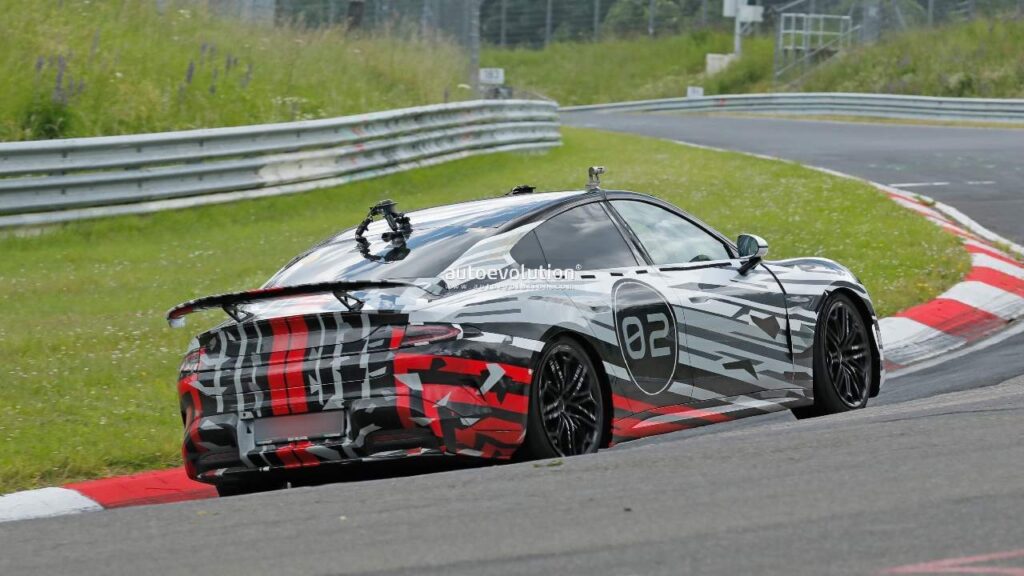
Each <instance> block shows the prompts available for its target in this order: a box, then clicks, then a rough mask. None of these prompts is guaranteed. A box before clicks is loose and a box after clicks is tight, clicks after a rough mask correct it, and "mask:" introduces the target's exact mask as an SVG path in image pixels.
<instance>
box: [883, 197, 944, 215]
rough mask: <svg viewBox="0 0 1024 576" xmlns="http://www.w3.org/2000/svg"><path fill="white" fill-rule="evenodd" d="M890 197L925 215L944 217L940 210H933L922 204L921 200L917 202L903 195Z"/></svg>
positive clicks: (901, 204)
mask: <svg viewBox="0 0 1024 576" xmlns="http://www.w3.org/2000/svg"><path fill="white" fill-rule="evenodd" d="M890 198H891V199H892V201H893V202H895V203H897V204H899V205H900V206H903V207H904V208H906V209H908V210H913V211H914V212H918V213H920V214H924V215H925V216H933V217H935V218H941V217H942V214H940V213H939V212H938V211H936V210H933V209H932V208H929V207H927V206H925V205H924V204H921V203H920V202H915V201H913V200H909V199H907V198H904V197H902V196H890Z"/></svg>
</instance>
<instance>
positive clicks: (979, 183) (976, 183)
mask: <svg viewBox="0 0 1024 576" xmlns="http://www.w3.org/2000/svg"><path fill="white" fill-rule="evenodd" d="M967 183H968V184H970V185H971V186H988V185H989V184H995V183H996V181H995V180H968V181H967Z"/></svg>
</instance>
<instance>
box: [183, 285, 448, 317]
mask: <svg viewBox="0 0 1024 576" xmlns="http://www.w3.org/2000/svg"><path fill="white" fill-rule="evenodd" d="M400 287H412V288H420V289H421V290H428V289H427V288H425V287H424V286H421V285H419V284H413V283H411V282H396V281H392V280H382V281H355V282H318V283H315V284H297V285H295V286H279V287H275V288H261V289H258V290H247V291H244V292H229V293H227V294H215V295H213V296H206V297H204V298H197V299H195V300H189V301H188V302H182V303H181V304H178V305H177V306H175V307H174V308H171V309H170V310H168V311H167V323H168V324H169V325H170V326H171V328H180V327H182V326H184V325H185V316H187V315H189V314H191V313H193V312H198V311H200V310H211V309H213V308H221V309H223V310H224V311H225V312H227V314H228V315H229V316H231V317H232V318H233V319H235V320H236V321H238V320H240V315H239V313H238V310H237V309H236V307H237V306H239V305H242V304H251V303H253V302H259V301H262V300H274V299H277V298H290V297H293V296H308V295H311V294H328V293H330V294H334V296H335V297H336V298H337V299H338V300H339V301H340V302H341V303H342V304H344V305H345V306H346V307H347V308H348V309H349V310H353V311H355V310H359V309H360V308H361V307H362V304H363V303H362V301H361V300H359V299H358V298H354V297H352V296H350V295H349V294H348V293H349V292H353V291H356V290H366V289H370V288H400ZM428 291H429V290H428Z"/></svg>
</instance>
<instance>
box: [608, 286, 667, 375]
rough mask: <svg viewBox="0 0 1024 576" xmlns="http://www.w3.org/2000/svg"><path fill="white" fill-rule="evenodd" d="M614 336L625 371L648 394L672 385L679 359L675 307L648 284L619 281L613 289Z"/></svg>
mask: <svg viewBox="0 0 1024 576" xmlns="http://www.w3.org/2000/svg"><path fill="white" fill-rule="evenodd" d="M612 307H613V309H614V310H615V335H616V337H617V338H618V340H619V350H621V351H622V359H623V361H624V362H625V363H626V370H627V371H628V372H629V376H630V377H631V378H632V379H633V382H634V383H635V384H636V385H637V387H638V388H640V390H641V391H643V392H644V393H645V394H650V395H654V394H658V393H660V392H662V391H664V390H665V389H666V388H668V387H669V385H671V384H672V377H673V376H675V374H676V365H677V362H678V356H679V345H678V342H677V334H678V332H677V331H676V316H675V312H674V311H673V310H672V305H671V304H669V302H668V300H666V299H665V297H664V296H663V295H662V294H661V292H659V291H657V290H655V289H654V288H652V287H651V286H650V285H648V284H644V283H643V282H639V281H637V280H629V279H627V280H620V281H619V282H617V283H616V284H615V286H614V287H612Z"/></svg>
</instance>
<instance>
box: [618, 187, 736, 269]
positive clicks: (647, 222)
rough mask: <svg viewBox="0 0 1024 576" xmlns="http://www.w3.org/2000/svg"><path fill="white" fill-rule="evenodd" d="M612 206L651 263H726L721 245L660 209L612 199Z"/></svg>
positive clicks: (698, 228) (677, 217)
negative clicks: (721, 261) (641, 246)
mask: <svg viewBox="0 0 1024 576" xmlns="http://www.w3.org/2000/svg"><path fill="white" fill-rule="evenodd" d="M611 204H612V206H613V207H614V208H615V210H617V211H618V213H619V214H620V215H621V216H622V218H623V219H624V220H625V221H626V224H628V225H629V227H630V228H631V229H632V230H633V233H634V234H636V236H637V238H639V239H640V243H641V244H643V245H644V248H645V249H646V250H647V253H648V254H650V256H651V259H652V260H654V263H655V264H683V263H688V262H706V261H708V260H728V259H729V258H730V256H729V252H728V250H726V248H725V244H722V242H721V241H720V240H718V238H715V237H714V236H712V235H711V234H709V233H707V232H706V231H704V230H703V229H702V228H701V227H700V226H697V225H696V224H694V223H692V222H690V221H689V220H687V219H685V218H682V217H680V216H679V215H678V214H676V213H674V212H670V211H668V210H666V209H664V208H662V207H661V206H655V205H654V204H648V203H647V202H637V201H634V200H613V201H612V202H611Z"/></svg>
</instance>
